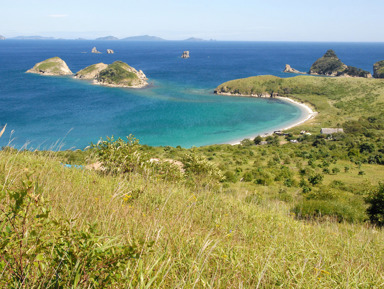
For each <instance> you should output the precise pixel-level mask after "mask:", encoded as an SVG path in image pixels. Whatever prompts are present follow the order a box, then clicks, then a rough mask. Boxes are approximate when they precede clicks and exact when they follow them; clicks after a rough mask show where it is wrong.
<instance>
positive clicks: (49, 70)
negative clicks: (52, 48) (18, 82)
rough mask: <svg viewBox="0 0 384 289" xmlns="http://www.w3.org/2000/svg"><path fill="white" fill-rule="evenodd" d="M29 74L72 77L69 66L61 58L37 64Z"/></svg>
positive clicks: (28, 71)
mask: <svg viewBox="0 0 384 289" xmlns="http://www.w3.org/2000/svg"><path fill="white" fill-rule="evenodd" d="M26 72H27V73H36V74H41V75H72V74H73V73H72V71H71V70H70V69H69V67H68V65H67V64H66V63H65V61H64V60H62V59H61V58H60V57H53V58H49V59H47V60H44V61H42V62H39V63H37V64H36V65H35V66H34V67H33V68H31V69H29V70H27V71H26Z"/></svg>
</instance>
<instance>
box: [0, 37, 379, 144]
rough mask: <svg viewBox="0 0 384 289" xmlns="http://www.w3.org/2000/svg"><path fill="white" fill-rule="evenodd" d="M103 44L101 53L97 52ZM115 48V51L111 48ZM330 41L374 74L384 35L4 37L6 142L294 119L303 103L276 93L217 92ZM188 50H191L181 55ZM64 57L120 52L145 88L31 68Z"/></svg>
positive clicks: (73, 65) (108, 58) (276, 70)
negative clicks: (364, 39) (340, 38)
mask: <svg viewBox="0 0 384 289" xmlns="http://www.w3.org/2000/svg"><path fill="white" fill-rule="evenodd" d="M93 47H97V50H99V51H101V52H102V54H93V53H91V49H92V48H93ZM107 49H113V50H114V51H115V53H114V54H107V53H106V50H107ZM328 49H333V50H334V51H335V52H336V54H337V55H338V56H339V58H340V59H341V60H342V61H343V62H344V63H346V64H347V65H351V66H355V67H359V68H362V69H364V70H368V71H370V72H372V66H373V63H375V62H376V61H379V60H383V59H384V43H324V42H321V43H309V42H222V41H205V42H187V41H164V42H124V41H88V40H11V39H7V40H5V41H0V130H1V128H2V127H3V126H4V125H5V124H7V127H6V131H5V132H4V134H3V136H2V137H1V138H0V147H3V146H7V145H9V146H13V147H15V148H18V149H20V148H26V149H40V150H45V149H53V150H66V149H84V148H86V147H87V146H89V145H90V144H91V143H94V144H95V143H97V142H98V141H99V140H100V139H106V137H107V136H108V137H112V136H114V137H115V138H118V137H121V138H125V137H126V136H128V135H131V134H132V135H133V136H134V137H135V138H137V139H138V140H139V141H140V143H141V144H147V145H151V146H173V147H176V146H181V147H186V148H190V147H193V146H204V145H211V144H221V143H231V142H234V141H238V140H242V139H244V138H247V137H251V136H255V135H258V134H264V133H267V132H271V131H273V130H276V129H279V128H284V127H287V126H290V125H291V124H293V123H296V122H298V121H299V120H300V119H301V118H303V117H304V115H305V112H304V111H303V109H302V108H300V107H299V106H297V105H294V104H292V103H289V102H285V101H281V100H276V99H255V98H248V97H231V96H221V95H215V94H214V93H213V92H214V89H215V88H216V87H217V86H218V85H220V84H221V83H223V82H225V81H229V80H232V79H237V78H244V77H250V76H256V75H276V76H279V77H291V76H293V75H290V74H289V75H288V74H285V73H283V72H282V71H283V69H284V67H285V64H290V65H291V66H292V67H293V68H296V69H298V70H300V71H308V70H309V68H310V66H311V64H312V63H313V62H314V61H315V60H316V59H317V58H319V57H321V56H322V55H323V54H324V53H325V52H326V51H327V50H328ZM183 51H189V52H190V58H189V59H182V58H181V57H180V56H181V55H182V53H183ZM54 56H58V57H60V58H62V59H63V60H64V61H65V62H66V63H67V64H68V66H69V68H70V69H71V70H72V71H73V72H74V73H75V72H77V71H79V70H81V69H83V68H85V67H87V66H89V65H92V64H95V63H99V62H104V63H106V64H110V63H112V62H114V61H116V60H121V61H124V62H126V63H128V64H129V65H130V66H132V67H134V68H136V69H137V70H143V72H144V73H145V74H146V75H147V77H148V79H149V83H150V86H149V87H147V88H143V89H130V88H111V87H103V86H98V85H93V84H92V83H91V82H88V81H81V80H77V79H74V78H72V77H68V76H66V77H55V76H41V75H36V74H27V73H25V71H26V70H28V69H30V68H32V67H33V66H34V64H36V63H37V62H40V61H43V60H45V59H47V58H50V57H54Z"/></svg>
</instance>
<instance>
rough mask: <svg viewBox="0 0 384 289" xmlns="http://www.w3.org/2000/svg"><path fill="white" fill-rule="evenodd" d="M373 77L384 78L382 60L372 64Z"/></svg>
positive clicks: (383, 63)
mask: <svg viewBox="0 0 384 289" xmlns="http://www.w3.org/2000/svg"><path fill="white" fill-rule="evenodd" d="M373 77H375V78H384V60H381V61H378V62H376V63H375V64H374V65H373Z"/></svg>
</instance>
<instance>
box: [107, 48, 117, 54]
mask: <svg viewBox="0 0 384 289" xmlns="http://www.w3.org/2000/svg"><path fill="white" fill-rule="evenodd" d="M107 53H108V54H114V53H115V51H113V50H112V49H107Z"/></svg>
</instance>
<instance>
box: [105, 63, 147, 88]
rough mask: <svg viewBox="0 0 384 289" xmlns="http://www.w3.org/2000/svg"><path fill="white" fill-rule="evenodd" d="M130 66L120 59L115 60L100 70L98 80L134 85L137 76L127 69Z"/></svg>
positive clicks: (137, 82) (136, 81)
mask: <svg viewBox="0 0 384 289" xmlns="http://www.w3.org/2000/svg"><path fill="white" fill-rule="evenodd" d="M129 69H130V66H129V65H128V64H126V63H124V62H121V61H115V62H114V63H112V64H110V65H108V67H107V68H106V69H104V70H102V71H101V72H100V74H99V76H98V81H100V82H104V83H108V84H117V85H129V86H134V85H137V84H139V82H140V81H139V78H138V76H137V75H136V74H135V73H133V72H131V71H129Z"/></svg>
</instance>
